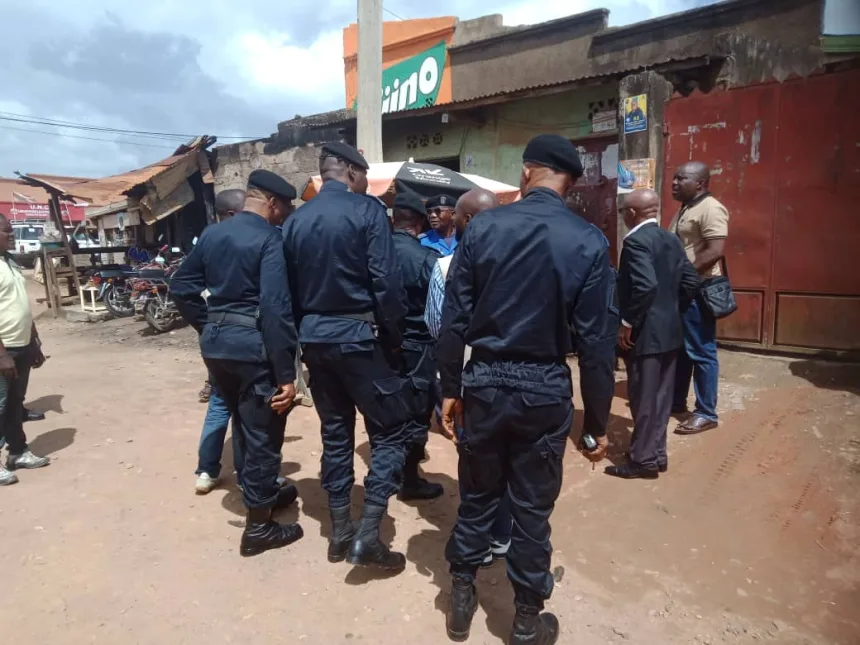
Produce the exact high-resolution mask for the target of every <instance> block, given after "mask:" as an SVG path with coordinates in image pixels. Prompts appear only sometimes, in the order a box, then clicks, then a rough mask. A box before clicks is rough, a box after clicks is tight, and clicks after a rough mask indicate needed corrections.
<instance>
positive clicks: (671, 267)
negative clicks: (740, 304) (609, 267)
mask: <svg viewBox="0 0 860 645" xmlns="http://www.w3.org/2000/svg"><path fill="white" fill-rule="evenodd" d="M620 211H621V213H622V215H623V216H624V223H625V224H626V225H627V228H628V229H630V232H629V233H628V234H627V235H626V236H625V238H624V248H623V250H622V251H621V265H620V268H619V271H618V298H619V303H620V310H621V319H622V324H621V328H620V330H619V332H618V344H619V345H620V347H621V349H623V350H626V351H627V352H628V354H627V357H626V362H627V390H628V393H629V395H630V409H631V410H632V412H633V437H632V438H631V440H630V452H629V457H630V459H629V461H628V463H626V464H624V465H622V466H610V467H608V468H607V469H606V474H608V475H613V476H614V477H621V478H623V479H656V478H657V477H658V474H659V473H660V472H666V469H667V468H668V462H667V458H666V426H667V425H668V423H669V415H670V413H671V408H672V395H673V391H674V390H673V388H674V384H675V367H676V359H677V353H678V350H679V349H680V348H682V347H683V346H684V328H683V324H682V322H681V313H682V311H684V310H685V309H686V308H687V306H688V305H689V304H690V301H691V300H692V299H693V297H694V296H695V294H696V290H697V288H698V286H699V277H698V274H697V273H696V269H695V268H693V265H692V264H691V263H690V261H689V260H688V259H687V255H686V253H685V252H684V247H683V246H682V245H681V242H680V240H679V239H678V237H677V236H676V235H672V234H671V233H669V232H668V231H665V230H663V229H662V228H660V224H659V222H658V221H657V217H658V215H659V212H660V201H659V198H658V197H657V193H655V192H654V191H653V190H635V191H633V192H632V193H630V194H629V195H627V196H626V197H625V198H624V202H623V206H622V208H621V209H620Z"/></svg>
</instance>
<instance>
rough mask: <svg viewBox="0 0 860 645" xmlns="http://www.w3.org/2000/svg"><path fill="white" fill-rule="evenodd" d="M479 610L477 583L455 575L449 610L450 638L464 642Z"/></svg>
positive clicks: (447, 623) (448, 626) (447, 622)
mask: <svg viewBox="0 0 860 645" xmlns="http://www.w3.org/2000/svg"><path fill="white" fill-rule="evenodd" d="M477 610H478V592H477V591H476V590H475V585H474V584H473V583H472V581H471V580H469V579H467V578H460V577H457V576H454V584H453V586H452V587H451V610H450V611H449V612H448V617H447V621H446V627H447V628H448V638H450V639H451V640H452V641H455V642H457V643H462V642H463V641H465V640H467V639H468V638H469V631H470V630H471V629H472V619H473V618H474V617H475V612H476V611H477Z"/></svg>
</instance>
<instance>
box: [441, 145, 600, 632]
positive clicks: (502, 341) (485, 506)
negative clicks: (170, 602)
mask: <svg viewBox="0 0 860 645" xmlns="http://www.w3.org/2000/svg"><path fill="white" fill-rule="evenodd" d="M581 175H582V165H581V162H580V160H579V155H578V154H577V152H576V149H575V148H574V146H573V144H571V143H570V142H569V141H568V140H567V139H565V138H563V137H560V136H556V135H540V136H538V137H536V138H534V139H533V140H532V141H530V142H529V144H528V145H527V146H526V149H525V152H524V154H523V170H522V176H521V180H520V190H521V192H522V195H523V199H522V200H521V201H519V202H516V203H514V204H511V205H508V206H501V207H499V208H495V209H492V210H489V211H485V212H484V213H481V214H479V215H477V216H476V217H475V218H474V219H473V220H472V222H471V223H470V225H469V227H468V228H467V229H466V233H465V235H464V236H463V238H462V240H461V242H460V246H459V247H458V250H457V254H456V255H455V257H454V261H453V264H452V266H451V269H450V272H449V275H450V278H449V284H448V286H447V291H446V295H445V304H444V310H443V322H442V334H441V337H440V339H439V346H438V356H439V366H440V375H441V380H442V394H443V397H444V401H443V406H442V407H443V432H444V433H445V434H446V435H447V436H449V437H450V438H452V439H453V437H454V420H455V419H454V418H455V416H460V415H461V414H462V415H463V421H464V423H463V433H462V436H461V438H460V440H459V443H458V452H459V457H460V465H459V473H460V509H459V514H458V518H457V523H456V525H455V527H454V529H453V531H452V534H451V537H450V539H449V541H448V545H447V548H446V557H447V559H448V561H449V563H450V565H451V572H452V574H453V577H454V581H453V592H452V596H451V608H450V612H449V614H448V623H447V628H448V634H449V636H450V637H451V638H452V639H454V640H458V639H465V638H467V637H468V634H469V629H470V627H471V621H472V617H473V616H474V613H475V609H476V607H477V597H476V591H475V587H474V578H475V573H476V571H477V568H478V566H479V565H480V564H481V561H482V559H483V558H484V556H485V554H486V549H487V543H488V542H489V539H490V528H491V525H492V522H493V519H494V518H495V515H496V508H497V506H498V504H499V500H500V498H501V497H502V494H503V493H504V492H505V490H507V491H508V492H509V494H510V499H511V514H512V516H513V520H514V522H513V531H512V535H511V547H510V550H509V551H508V556H507V562H508V577H509V578H510V580H511V582H512V584H513V587H514V599H515V604H516V617H515V619H514V624H513V629H512V631H511V635H510V639H509V641H508V642H509V643H513V644H517V643H530V644H531V645H550V644H552V643H555V642H556V641H557V639H558V633H559V625H558V620H557V619H556V618H555V616H553V615H552V614H549V613H543V614H542V613H541V612H542V610H543V606H544V601H545V600H547V599H548V598H549V596H550V594H551V592H552V586H553V579H552V575H551V574H550V556H551V553H552V548H551V546H550V542H549V536H550V526H549V517H550V514H551V513H552V509H553V505H554V504H555V501H556V498H557V497H558V494H559V491H560V489H561V475H562V458H563V456H564V452H565V448H566V444H567V438H568V434H569V433H570V427H571V422H572V420H573V403H572V400H571V387H572V386H571V375H570V369H569V367H568V366H567V363H566V361H565V357H566V356H567V355H568V354H570V353H571V328H572V329H573V330H574V331H575V332H576V334H577V337H578V339H579V351H580V352H581V353H583V354H584V355H586V356H592V355H595V356H599V357H603V360H604V361H607V360H608V359H607V358H606V356H607V354H605V353H604V352H601V351H599V350H600V349H602V347H603V346H604V345H609V346H611V345H613V344H614V340H613V339H612V338H610V337H608V336H607V330H608V325H607V324H606V323H607V316H608V313H609V308H610V297H611V293H612V279H613V277H612V271H611V270H610V265H609V254H608V253H607V250H606V247H605V245H604V244H603V241H602V240H601V239H600V234H599V231H597V230H596V229H594V228H593V227H591V226H589V225H588V224H587V223H586V222H585V221H583V220H582V219H581V218H578V217H571V215H570V211H569V210H568V209H567V207H566V206H565V203H564V200H563V199H562V195H565V194H566V193H567V190H568V189H569V187H570V186H572V184H573V182H574V181H576V179H577V178H578V177H580V176H581ZM466 344H468V345H471V347H472V356H471V360H470V361H469V363H468V364H467V365H466V367H465V369H463V348H464V345H466ZM603 373H604V374H609V375H611V374H612V369H611V365H604V366H603ZM613 389H614V382H612V383H610V382H609V381H607V382H606V383H605V384H604V391H603V392H602V407H603V408H605V409H606V411H607V412H608V410H609V406H610V404H611V401H612V396H613ZM461 397H462V400H461ZM598 416H599V415H595V418H598ZM599 418H603V417H602V416H599ZM585 431H586V432H589V433H590V434H592V435H593V436H595V437H596V438H597V442H598V447H597V449H596V450H595V451H594V452H593V453H590V454H589V457H590V458H591V459H592V460H595V461H598V460H600V459H602V458H603V456H604V455H605V452H606V448H607V445H608V444H607V440H606V437H605V434H606V428H605V425H599V424H595V425H594V426H593V427H589V428H586V429H585Z"/></svg>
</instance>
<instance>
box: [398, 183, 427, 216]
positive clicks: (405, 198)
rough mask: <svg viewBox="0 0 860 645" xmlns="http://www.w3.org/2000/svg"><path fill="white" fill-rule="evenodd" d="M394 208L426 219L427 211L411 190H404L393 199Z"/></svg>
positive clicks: (419, 198)
mask: <svg viewBox="0 0 860 645" xmlns="http://www.w3.org/2000/svg"><path fill="white" fill-rule="evenodd" d="M394 208H397V209H402V210H407V211H412V212H413V213H418V214H419V215H423V216H424V217H427V209H426V208H425V207H424V202H422V201H421V197H419V196H418V194H417V193H415V192H413V191H411V190H404V191H401V192H399V193H397V195H396V196H395V197H394Z"/></svg>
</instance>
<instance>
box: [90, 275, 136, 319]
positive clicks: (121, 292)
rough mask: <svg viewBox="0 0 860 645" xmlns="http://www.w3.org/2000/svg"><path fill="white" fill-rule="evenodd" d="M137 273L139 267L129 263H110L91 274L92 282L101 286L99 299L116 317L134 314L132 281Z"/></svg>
mask: <svg viewBox="0 0 860 645" xmlns="http://www.w3.org/2000/svg"><path fill="white" fill-rule="evenodd" d="M137 275H138V271H137V269H135V268H134V267H131V266H129V265H127V264H108V265H105V266H103V267H101V268H100V269H99V270H98V271H96V272H94V273H93V274H92V275H91V276H90V280H91V281H92V283H93V284H94V285H95V286H97V287H98V288H99V295H98V297H99V299H100V300H101V301H102V302H104V305H105V307H107V310H108V311H109V312H110V313H111V314H112V315H113V316H114V317H116V318H126V317H128V316H133V315H134V306H133V305H132V303H131V293H132V290H131V288H130V281H131V280H132V279H133V278H134V277H135V276H137Z"/></svg>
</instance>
